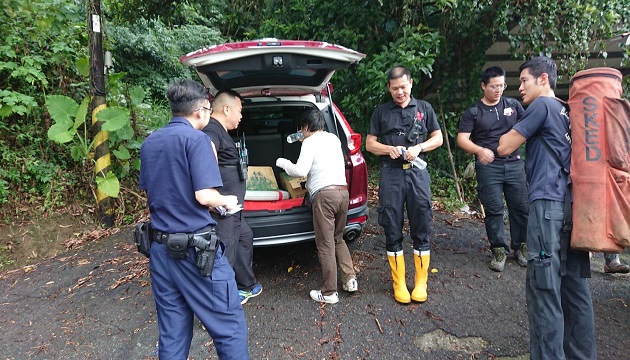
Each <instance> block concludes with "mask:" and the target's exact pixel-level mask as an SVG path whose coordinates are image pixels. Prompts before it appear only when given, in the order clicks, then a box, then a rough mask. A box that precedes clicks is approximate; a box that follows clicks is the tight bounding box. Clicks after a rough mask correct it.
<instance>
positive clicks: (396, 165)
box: [381, 161, 415, 170]
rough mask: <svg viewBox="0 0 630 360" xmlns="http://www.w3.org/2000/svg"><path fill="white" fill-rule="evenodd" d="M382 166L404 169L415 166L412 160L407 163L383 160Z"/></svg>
mask: <svg viewBox="0 0 630 360" xmlns="http://www.w3.org/2000/svg"><path fill="white" fill-rule="evenodd" d="M381 167H384V168H390V169H403V170H409V169H411V168H413V167H415V166H414V165H413V164H412V163H410V162H406V163H402V162H389V161H388V162H385V161H383V162H382V163H381Z"/></svg>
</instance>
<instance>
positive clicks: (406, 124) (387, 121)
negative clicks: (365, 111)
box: [368, 96, 440, 163]
mask: <svg viewBox="0 0 630 360" xmlns="http://www.w3.org/2000/svg"><path fill="white" fill-rule="evenodd" d="M419 113H422V114H423V116H422V120H420V122H423V123H424V126H425V128H426V130H427V133H426V134H423V135H421V136H420V137H419V138H418V139H417V140H416V141H415V142H413V143H412V142H409V141H408V140H407V138H406V133H407V131H409V129H410V127H411V124H413V122H414V119H416V118H419V117H420V116H419ZM435 130H440V125H439V124H438V121H437V116H435V111H433V108H432V107H431V104H429V103H428V102H426V101H424V100H419V99H415V98H414V97H413V96H412V97H411V101H410V102H409V104H408V105H407V106H406V107H404V108H403V107H401V106H400V105H398V104H396V103H395V102H394V101H393V100H390V101H388V102H386V103H384V104H381V105H379V106H378V107H377V108H376V109H375V110H374V113H373V114H372V118H371V119H370V128H369V130H368V134H370V135H374V136H376V137H378V138H379V142H380V143H381V144H385V145H392V146H403V147H409V146H413V145H416V144H419V143H421V142H424V141H425V140H426V139H428V137H429V135H430V134H431V133H432V132H434V131H435ZM424 156H425V154H424V153H421V154H420V157H424ZM380 158H381V161H385V162H400V163H402V162H405V161H404V160H403V158H402V156H401V157H400V158H398V159H396V160H392V159H391V158H390V157H389V156H388V155H382V156H380Z"/></svg>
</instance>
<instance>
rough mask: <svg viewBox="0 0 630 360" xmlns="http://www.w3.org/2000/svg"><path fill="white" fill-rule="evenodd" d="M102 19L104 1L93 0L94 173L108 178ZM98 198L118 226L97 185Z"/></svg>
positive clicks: (106, 221) (105, 219)
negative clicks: (102, 116)
mask: <svg viewBox="0 0 630 360" xmlns="http://www.w3.org/2000/svg"><path fill="white" fill-rule="evenodd" d="M102 24H103V22H102V21H101V2H100V0H93V3H92V4H91V6H90V11H89V17H88V28H89V29H90V79H91V84H92V88H91V90H92V109H93V110H92V135H93V136H94V160H95V166H94V175H95V177H97V178H98V177H102V178H104V177H105V176H106V175H107V173H108V172H109V170H110V165H111V157H110V154H109V133H108V132H107V131H104V130H103V129H102V128H101V122H100V121H98V119H97V118H96V114H97V113H98V112H99V111H101V110H103V109H105V108H106V107H107V104H106V101H105V100H106V99H105V95H106V91H105V64H104V61H103V36H102V33H101V30H102ZM96 199H97V201H98V207H99V210H100V214H101V216H102V217H101V223H102V225H103V226H105V227H107V228H110V227H112V226H114V207H113V201H112V199H111V198H110V197H109V196H108V195H106V194H104V193H103V192H101V191H99V190H98V186H97V187H96Z"/></svg>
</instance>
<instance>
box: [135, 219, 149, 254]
mask: <svg viewBox="0 0 630 360" xmlns="http://www.w3.org/2000/svg"><path fill="white" fill-rule="evenodd" d="M133 241H134V243H136V247H137V248H138V252H139V253H141V254H142V255H144V256H146V257H149V255H150V250H151V243H152V242H153V227H151V222H150V221H143V222H139V223H137V224H136V226H135V227H134V230H133Z"/></svg>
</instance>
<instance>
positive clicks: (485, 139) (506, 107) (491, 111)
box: [457, 96, 525, 162]
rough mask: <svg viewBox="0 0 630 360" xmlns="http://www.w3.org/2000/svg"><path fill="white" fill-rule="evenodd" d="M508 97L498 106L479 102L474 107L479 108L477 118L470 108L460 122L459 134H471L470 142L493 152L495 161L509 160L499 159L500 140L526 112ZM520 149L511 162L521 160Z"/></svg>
mask: <svg viewBox="0 0 630 360" xmlns="http://www.w3.org/2000/svg"><path fill="white" fill-rule="evenodd" d="M507 99H508V98H506V97H503V96H502V97H501V99H500V100H499V102H498V103H497V104H496V105H492V106H488V105H486V104H484V103H483V101H481V100H477V101H476V102H475V104H474V106H476V107H477V116H476V118H475V117H474V116H473V115H472V113H471V111H470V108H468V109H466V111H464V114H463V115H462V118H461V120H460V122H459V127H458V130H457V131H458V132H460V133H470V140H471V141H472V142H473V143H475V144H476V145H479V146H481V147H484V148H486V149H490V150H492V152H493V153H494V155H495V157H496V158H495V161H497V162H505V161H508V159H504V158H502V157H499V154H498V153H497V148H498V147H499V138H501V136H502V135H504V134H506V133H507V132H508V131H510V130H511V129H512V127H513V126H514V125H515V124H516V123H517V122H518V121H519V120H520V119H521V118H522V117H523V113H524V112H525V110H524V109H523V106H522V105H521V104H520V103H519V102H518V101H516V100H515V99H511V101H512V103H513V104H510V102H508V100H507ZM519 159H520V151H519V149H516V150H514V152H513V153H512V154H510V159H509V160H519Z"/></svg>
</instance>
